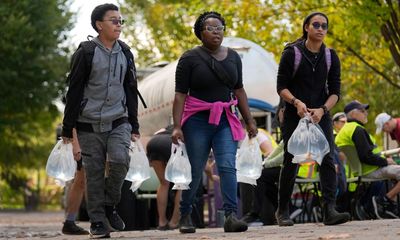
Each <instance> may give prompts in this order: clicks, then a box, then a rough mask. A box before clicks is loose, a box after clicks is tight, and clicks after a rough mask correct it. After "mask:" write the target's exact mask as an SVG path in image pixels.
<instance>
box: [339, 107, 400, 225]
mask: <svg viewBox="0 0 400 240" xmlns="http://www.w3.org/2000/svg"><path fill="white" fill-rule="evenodd" d="M368 108H369V105H368V104H362V103H360V102H358V101H352V102H350V103H348V104H347V105H346V106H345V108H344V112H345V113H346V115H347V120H348V122H347V123H346V124H345V125H344V126H343V128H342V129H341V130H340V132H339V133H338V135H337V136H336V139H335V143H336V145H337V146H338V147H341V146H346V145H350V146H354V147H355V148H356V150H357V153H358V157H359V159H360V161H361V163H362V175H363V176H365V177H368V178H376V179H395V180H397V183H396V185H395V186H394V187H393V188H392V189H390V190H389V192H388V193H386V195H385V196H384V197H377V196H373V197H372V203H373V205H374V211H375V214H376V216H377V217H378V218H384V217H385V216H392V217H397V215H396V213H395V210H396V209H395V208H396V207H395V203H394V200H395V199H396V196H397V194H399V193H400V182H399V180H400V165H397V164H396V163H395V162H394V161H393V159H392V158H391V157H388V158H385V157H382V156H381V155H380V149H379V148H378V147H377V146H376V142H375V139H374V138H373V137H372V136H371V135H370V134H369V133H368V132H367V130H366V129H365V128H364V125H365V124H366V123H367V122H368V118H367V116H368V112H367V110H368Z"/></svg>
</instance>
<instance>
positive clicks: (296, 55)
mask: <svg viewBox="0 0 400 240" xmlns="http://www.w3.org/2000/svg"><path fill="white" fill-rule="evenodd" d="M293 49H294V65H293V73H292V78H293V77H294V75H295V74H296V72H297V70H298V69H299V66H300V62H301V52H300V49H299V48H298V47H296V45H293Z"/></svg>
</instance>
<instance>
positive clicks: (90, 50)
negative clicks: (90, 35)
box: [78, 41, 96, 85]
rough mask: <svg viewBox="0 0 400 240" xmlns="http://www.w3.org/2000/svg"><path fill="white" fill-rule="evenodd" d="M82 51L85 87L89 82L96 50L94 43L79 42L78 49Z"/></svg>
mask: <svg viewBox="0 0 400 240" xmlns="http://www.w3.org/2000/svg"><path fill="white" fill-rule="evenodd" d="M80 48H81V49H82V50H83V53H84V58H85V61H86V78H85V85H86V84H87V81H88V80H89V75H90V72H91V71H92V61H93V55H94V49H95V48H96V43H94V42H93V41H84V42H81V43H80V44H79V46H78V49H80Z"/></svg>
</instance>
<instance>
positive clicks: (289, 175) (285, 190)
mask: <svg viewBox="0 0 400 240" xmlns="http://www.w3.org/2000/svg"><path fill="white" fill-rule="evenodd" d="M299 120H300V118H299V116H298V115H297V114H296V113H295V112H289V111H285V116H284V122H283V125H282V137H283V141H284V144H285V145H284V160H283V166H282V169H281V174H280V178H279V204H278V208H279V210H280V211H283V210H285V209H286V208H287V207H288V205H289V201H290V199H291V195H292V192H293V186H294V183H295V180H296V176H297V171H298V165H297V164H294V163H292V159H293V155H292V154H290V153H289V152H288V151H287V143H288V141H289V139H290V137H291V136H292V134H293V132H294V130H295V129H296V127H297V125H298V123H299ZM319 125H320V127H321V128H322V130H323V132H324V134H325V137H326V139H327V140H328V143H329V146H330V152H329V153H328V154H326V155H325V157H324V158H323V160H322V164H321V166H320V168H319V177H320V182H321V190H322V199H323V202H324V203H325V204H335V201H336V196H335V195H336V185H337V183H336V170H335V165H334V160H333V153H334V142H333V129H332V120H331V118H330V116H329V114H325V115H324V116H323V117H322V119H321V121H320V122H319Z"/></svg>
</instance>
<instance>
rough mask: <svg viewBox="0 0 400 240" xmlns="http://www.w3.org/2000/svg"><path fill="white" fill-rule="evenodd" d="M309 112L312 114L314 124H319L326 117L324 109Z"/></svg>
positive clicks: (310, 109)
mask: <svg viewBox="0 0 400 240" xmlns="http://www.w3.org/2000/svg"><path fill="white" fill-rule="evenodd" d="M308 111H309V112H310V116H311V119H312V121H313V123H319V121H321V118H322V117H323V116H324V109H323V108H309V109H308Z"/></svg>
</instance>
